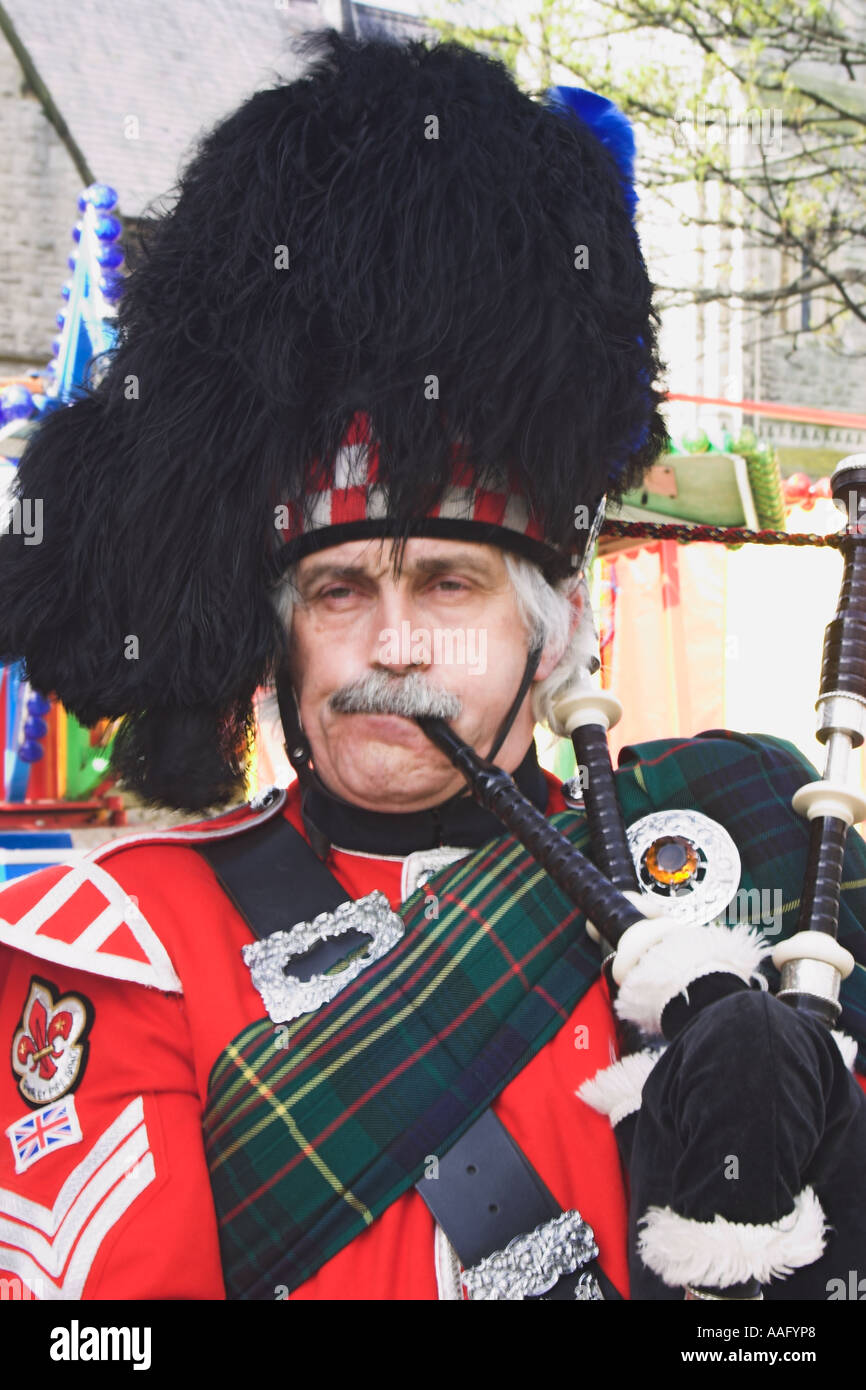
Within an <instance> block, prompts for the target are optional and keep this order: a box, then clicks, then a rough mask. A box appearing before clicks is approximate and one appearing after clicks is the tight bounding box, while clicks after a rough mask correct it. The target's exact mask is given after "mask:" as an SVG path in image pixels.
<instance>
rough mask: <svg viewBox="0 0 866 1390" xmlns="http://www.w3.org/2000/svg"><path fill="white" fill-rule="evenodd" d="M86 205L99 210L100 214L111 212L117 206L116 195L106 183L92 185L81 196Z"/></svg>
mask: <svg viewBox="0 0 866 1390" xmlns="http://www.w3.org/2000/svg"><path fill="white" fill-rule="evenodd" d="M81 196H82V197H83V198H84V200H85V202H86V203H90V204H91V205H92V206H93V207H95V208H99V209H100V211H101V212H111V209H112V208H113V207H115V206H116V205H117V194H116V192H115V190H114V189H113V188H112V187H111V185H110V184H108V183H92V184H91V185H90V186H89V188H85V190H84V192H83V194H82V195H81Z"/></svg>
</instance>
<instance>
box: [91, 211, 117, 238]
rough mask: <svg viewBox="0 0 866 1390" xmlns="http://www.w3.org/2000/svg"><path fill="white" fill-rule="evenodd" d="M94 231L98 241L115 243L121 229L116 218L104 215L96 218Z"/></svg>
mask: <svg viewBox="0 0 866 1390" xmlns="http://www.w3.org/2000/svg"><path fill="white" fill-rule="evenodd" d="M94 230H95V232H96V235H97V238H98V239H99V240H100V241H116V240H117V238H118V237H119V236H120V233H121V232H122V230H123V228H122V227H121V225H120V222H119V221H118V220H117V218H116V217H112V216H111V215H110V213H104V214H103V216H102V217H97V219H96V226H95V228H94Z"/></svg>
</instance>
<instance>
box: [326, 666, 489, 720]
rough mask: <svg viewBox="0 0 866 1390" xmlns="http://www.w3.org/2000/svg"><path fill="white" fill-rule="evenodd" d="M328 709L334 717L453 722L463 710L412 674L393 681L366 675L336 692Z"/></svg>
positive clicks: (452, 697)
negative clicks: (388, 716) (381, 716)
mask: <svg viewBox="0 0 866 1390" xmlns="http://www.w3.org/2000/svg"><path fill="white" fill-rule="evenodd" d="M328 705H329V707H330V708H331V709H332V710H333V711H334V712H335V713H336V714H399V715H402V716H403V718H404V719H416V718H418V717H420V716H424V715H427V716H432V717H434V718H437V719H456V718H457V716H458V715H459V714H460V713H461V711H462V709H463V705H462V704H461V702H460V700H458V698H457V696H456V695H451V694H450V693H449V692H448V691H447V690H440V689H438V688H437V687H436V686H434V685H430V684H429V682H428V681H426V680H425V678H424V677H423V676H421V675H419V674H418V673H417V672H416V671H411V672H410V673H409V674H408V675H407V676H400V677H398V678H397V679H395V678H394V677H393V676H388V675H386V674H385V672H384V671H370V672H369V674H368V675H366V676H362V677H361V678H360V679H359V680H356V681H351V682H350V683H349V684H348V685H344V686H341V687H340V689H339V690H336V691H335V692H334V694H333V695H332V696H331V698H330V699H329V701H328Z"/></svg>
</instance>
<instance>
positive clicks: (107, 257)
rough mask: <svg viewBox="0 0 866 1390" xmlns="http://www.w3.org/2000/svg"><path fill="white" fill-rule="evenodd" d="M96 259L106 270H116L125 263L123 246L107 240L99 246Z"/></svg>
mask: <svg viewBox="0 0 866 1390" xmlns="http://www.w3.org/2000/svg"><path fill="white" fill-rule="evenodd" d="M96 259H97V261H98V262H99V264H100V265H101V266H102V267H103V268H104V269H105V270H116V269H117V267H118V266H119V265H122V263H123V247H122V246H118V245H117V242H116V241H115V242H111V241H110V242H107V243H105V244H102V245H100V246H98V247H97V249H96Z"/></svg>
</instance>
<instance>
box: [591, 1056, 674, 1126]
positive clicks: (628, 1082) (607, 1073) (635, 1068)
mask: <svg viewBox="0 0 866 1390" xmlns="http://www.w3.org/2000/svg"><path fill="white" fill-rule="evenodd" d="M663 1052H664V1048H663V1047H662V1048H650V1047H646V1048H644V1049H643V1051H642V1052H632V1053H630V1054H629V1055H628V1056H627V1057H623V1058H621V1060H620V1061H619V1062H614V1064H613V1066H611V1067H605V1068H604V1070H603V1071H597V1072H596V1074H595V1076H593V1077H590V1079H589V1081H584V1083H583V1085H582V1086H581V1087H580V1088H579V1090H577V1091H575V1095H576V1096H577V1097H578V1099H579V1100H582V1101H585V1102H586V1104H587V1105H591V1106H592V1108H593V1110H597V1111H598V1113H599V1114H600V1115H606V1116H607V1118H608V1119H609V1120H610V1123H611V1125H613V1126H616V1125H618V1124H619V1122H620V1120H624V1119H625V1117H626V1115H631V1114H632V1113H633V1112H634V1111H635V1110H639V1109H640V1102H641V1096H642V1095H643V1088H644V1082H645V1081H646V1079H647V1077H648V1076H649V1074H650V1072H651V1071H652V1069H653V1067H654V1066H655V1064H656V1062H657V1061H658V1059H659V1057H661V1055H662V1053H663Z"/></svg>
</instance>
